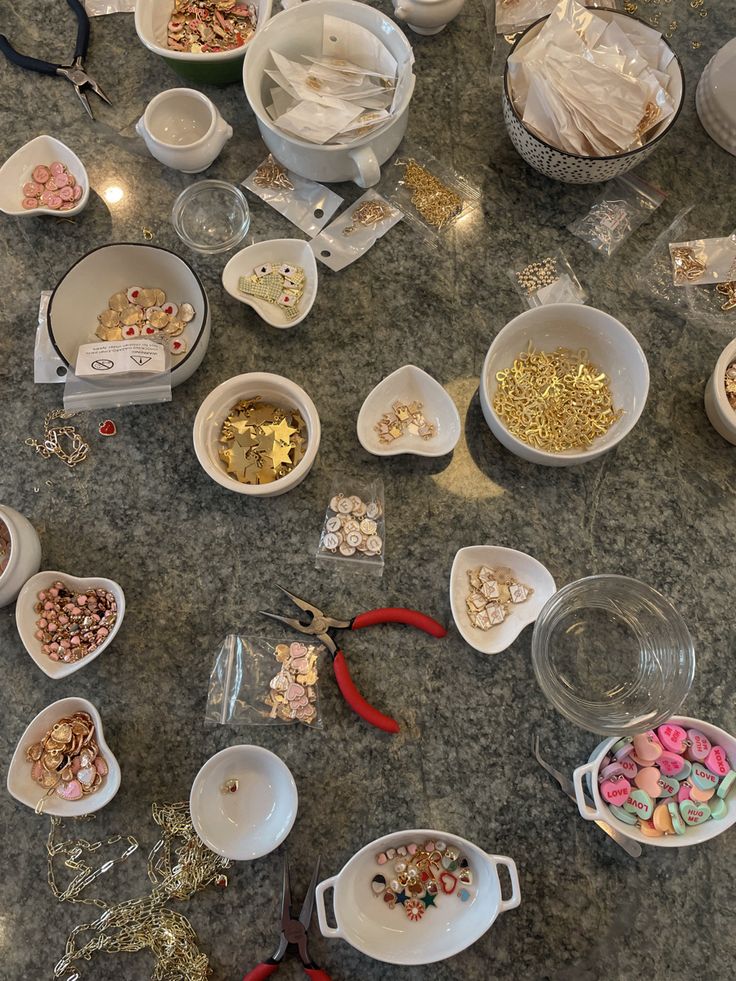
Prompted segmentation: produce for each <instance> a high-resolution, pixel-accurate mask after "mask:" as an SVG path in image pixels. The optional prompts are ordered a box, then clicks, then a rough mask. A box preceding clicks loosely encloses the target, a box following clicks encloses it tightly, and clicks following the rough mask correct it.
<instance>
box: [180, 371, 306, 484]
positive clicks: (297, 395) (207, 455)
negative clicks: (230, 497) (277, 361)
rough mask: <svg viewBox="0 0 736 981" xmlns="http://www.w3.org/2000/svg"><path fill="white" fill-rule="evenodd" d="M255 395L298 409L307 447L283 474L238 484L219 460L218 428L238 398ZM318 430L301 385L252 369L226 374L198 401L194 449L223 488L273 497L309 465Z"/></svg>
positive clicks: (301, 476) (298, 481) (296, 480)
mask: <svg viewBox="0 0 736 981" xmlns="http://www.w3.org/2000/svg"><path fill="white" fill-rule="evenodd" d="M256 395H260V396H261V399H262V400H263V401H264V402H272V403H273V404H274V405H278V406H281V407H283V408H285V409H292V408H293V409H298V410H299V412H301V414H302V417H303V419H304V421H305V422H306V424H307V448H306V452H305V453H304V456H303V457H302V459H301V460H300V461H299V463H298V464H297V465H296V466H295V467H294V469H293V470H292V471H291V473H290V474H287V475H286V477H281V478H280V479H279V480H274V481H273V482H272V483H270V484H241V483H240V481H239V480H236V479H235V478H234V477H231V476H230V475H229V474H228V473H227V471H226V469H225V467H224V466H223V463H222V461H221V460H220V457H219V455H218V450H219V448H220V444H219V438H220V432H221V431H222V423H223V422H224V420H225V418H226V417H227V414H228V412H229V411H230V409H231V408H232V406H233V405H235V403H236V402H239V401H240V400H241V399H248V398H255V396H256ZM320 433H321V428H320V423H319V416H318V415H317V409H316V408H315V405H314V402H313V401H312V400H311V399H310V397H309V396H308V395H307V393H306V392H305V391H304V389H303V388H300V387H299V386H298V385H296V384H295V383H294V382H293V381H290V380H289V379H288V378H284V377H283V376H282V375H272V374H269V373H268V372H258V371H254V372H251V373H250V374H246V375H236V376H235V377H234V378H228V380H227V381H224V382H223V383H222V384H221V385H218V386H217V388H215V389H213V391H211V392H210V394H209V395H208V396H207V398H206V399H205V400H204V402H203V403H202V404H201V405H200V407H199V410H198V412H197V415H196V416H195V419H194V433H193V437H194V452H195V453H196V454H197V459H198V460H199V462H200V464H201V465H202V468H203V470H204V471H205V472H206V473H207V474H208V475H209V476H210V477H211V478H212V479H213V480H215V481H217V483H218V484H221V485H222V486H223V487H224V488H225V489H226V490H230V491H235V493H236V494H250V495H252V496H254V497H277V496H278V495H279V494H285V493H286V492H287V491H290V490H293V488H294V487H296V486H297V484H301V482H302V481H303V480H304V478H305V477H306V476H307V474H308V473H309V471H310V470H311V469H312V464H313V463H314V460H315V457H316V456H317V450H318V449H319V441H320Z"/></svg>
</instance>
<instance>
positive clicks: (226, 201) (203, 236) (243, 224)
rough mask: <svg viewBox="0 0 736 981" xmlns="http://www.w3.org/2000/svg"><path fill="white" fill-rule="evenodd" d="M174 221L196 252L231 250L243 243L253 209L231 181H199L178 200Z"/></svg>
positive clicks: (175, 226) (172, 219) (175, 202)
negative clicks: (250, 209) (251, 209)
mask: <svg viewBox="0 0 736 981" xmlns="http://www.w3.org/2000/svg"><path fill="white" fill-rule="evenodd" d="M171 222H172V224H173V226H174V228H175V230H176V234H177V235H178V236H179V238H180V239H181V240H182V242H184V244H185V245H188V246H189V248H190V249H194V250H195V252H206V253H209V254H214V253H216V252H227V250H228V249H233V248H235V246H236V245H237V244H238V243H239V242H242V240H243V239H244V238H245V236H246V235H247V234H248V229H249V227H250V211H249V209H248V202H247V201H246V199H245V195H244V194H243V192H242V191H241V190H240V188H239V187H235V185H234V184H228V182H227V181H215V180H211V181H198V182H197V183H196V184H191V185H190V186H189V187H187V188H185V189H184V190H183V191H182V192H181V194H180V195H179V197H178V198H177V199H176V201H174V207H173V208H172V209H171Z"/></svg>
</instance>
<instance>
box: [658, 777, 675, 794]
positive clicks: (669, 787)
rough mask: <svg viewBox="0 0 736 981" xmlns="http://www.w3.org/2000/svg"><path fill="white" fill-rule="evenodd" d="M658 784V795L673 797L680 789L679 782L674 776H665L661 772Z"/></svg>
mask: <svg viewBox="0 0 736 981" xmlns="http://www.w3.org/2000/svg"><path fill="white" fill-rule="evenodd" d="M659 786H660V787H661V788H662V790H661V793H660V797H674V796H675V795H676V794H677V791H678V790H679V789H680V782H679V780H675V778H674V777H666V776H665V775H664V773H663V774H662V775H661V776H660V778H659Z"/></svg>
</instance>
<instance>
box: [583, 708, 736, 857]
mask: <svg viewBox="0 0 736 981" xmlns="http://www.w3.org/2000/svg"><path fill="white" fill-rule="evenodd" d="M669 721H670V722H673V723H675V724H676V725H679V726H682V727H683V729H700V731H701V732H702V733H703V734H704V735H706V736H707V737H708V739H710V741H711V742H712V743H713V744H714V745H718V746H723V748H724V749H725V750H726V752H727V754H728V758H729V760H730V761H731V763H732V764H733V763H736V739H735V738H734V737H733V736H730V735H729V734H728V733H727V732H724V731H723V729H719V728H718V727H717V726H714V725H711V724H710V723H709V722H703V721H702V720H701V719H691V718H689V717H688V716H682V715H674V716H672V718H671V719H670V720H669ZM618 739H619V737H618V736H612V737H611V738H610V739H606V740H605V741H604V742H602V743H600V745H598V746H597V747H596V748H595V749H594V750H593V752H592V753H591V755H590V759H589V760H588V762H587V763H584V764H583V765H582V766H579V767H578V768H577V769H576V770H575V772H574V773H573V775H572V781H573V784H574V785H575V797H576V798H577V804H578V810H579V811H580V814H581V815H582V816H583V817H584V818H585V820H586V821H605V822H606V824H610V825H611V827H612V828H615V829H616V830H617V831H618V832H619V833H620V834H622V835H625V836H626V837H627V838H633V840H634V841H640V842H641V843H642V845H652V846H654V847H655V848H685V847H687V846H688V845H699V844H700V843H701V842H703V841H710V839H711V838H716V837H718V835H720V834H723V832H724V831H727V830H728V828H730V827H731V826H732V825H733V824H734V822H736V796H735V793H734V792H732V793H731V794H730V796H729V798H728V800H727V804H728V813H727V814H726V816H725V817H724V818H722V819H721V820H720V821H716V820H715V819H711V820H710V821H706V822H705V823H704V824H699V825H697V826H696V827H693V828H688V829H687V831H686V832H685V834H684V835H664V836H663V837H661V838H648V837H647V836H646V835H644V834H642V833H641V831H639V829H638V828H637V827H635V826H634V825H630V824H624V823H623V821H618V820H617V819H616V818H615V817H613V815H612V814H611V813H610V811H609V808H608V805H607V804H606V802H605V801H604V800H603V798H602V797H601V795H600V791H599V790H598V770H599V769H600V764H601V760H602V759H603V757H604V756H606V755H607V753H608V750H609V749H610V748H611V746H613V744H614V743H615V742H618ZM586 791H587V792H588V793H589V794H590V796H591V797H592V798H593V800H594V801H595V809H593V808H591V807H589V806H588V805H587V804H586V802H585V798H584V793H585V792H586Z"/></svg>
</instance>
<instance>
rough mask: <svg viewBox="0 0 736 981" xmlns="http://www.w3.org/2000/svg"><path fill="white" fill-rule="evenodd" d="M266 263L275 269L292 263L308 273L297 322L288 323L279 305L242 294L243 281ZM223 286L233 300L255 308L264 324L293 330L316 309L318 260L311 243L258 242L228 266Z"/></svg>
mask: <svg viewBox="0 0 736 981" xmlns="http://www.w3.org/2000/svg"><path fill="white" fill-rule="evenodd" d="M264 263H270V264H271V265H282V264H283V263H289V264H290V265H292V266H301V268H302V269H303V270H304V276H305V279H306V282H305V284H304V293H303V294H302V297H301V299H300V300H299V311H300V312H299V316H298V317H295V318H294V319H293V320H289V319H288V317H287V316H286V314H285V313H284V311H283V309H282V307H280V306H278V304H276V303H269V302H268V300H259V299H258V298H257V297H255V296H250V295H249V294H248V293H241V291H240V290H239V289H238V280H239V279H240V277H241V276H252V275H253V272H254V271H255V270H256V269H257V268H258V267H259V266H262V265H263V264H264ZM222 285H223V286H224V287H225V289H226V291H227V292H228V293H229V294H230V296H232V297H233V299H235V300H239V301H240V302H241V303H245V304H246V306H249V307H252V308H253V309H254V310H255V312H256V313H257V314H258V316H259V317H260V318H261V320H265V321H266V323H267V324H270V325H271V327H278V328H280V329H281V330H288V329H289V327H296V325H297V324H300V323H301V322H302V320H304V318H305V317H306V316H307V314H308V313H309V311H310V310H311V309H312V306H313V305H314V300H315V297H316V296H317V260H316V259H315V258H314V253H313V252H312V250H311V249H310V248H309V245H308V243H307V242H303V241H302V240H301V239H298V238H274V239H270V240H269V241H267V242H256V244H255V245H249V246H248V248H247V249H241V250H240V252H237V253H236V254H235V255H234V256H233V257H232V259H231V260H230V261H229V262H228V264H227V265H226V266H225V268H224V269H223V270H222Z"/></svg>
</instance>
